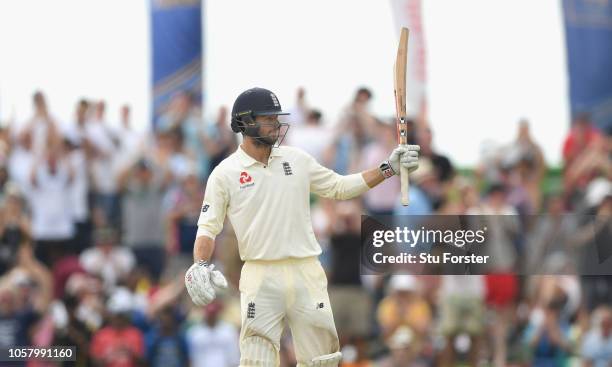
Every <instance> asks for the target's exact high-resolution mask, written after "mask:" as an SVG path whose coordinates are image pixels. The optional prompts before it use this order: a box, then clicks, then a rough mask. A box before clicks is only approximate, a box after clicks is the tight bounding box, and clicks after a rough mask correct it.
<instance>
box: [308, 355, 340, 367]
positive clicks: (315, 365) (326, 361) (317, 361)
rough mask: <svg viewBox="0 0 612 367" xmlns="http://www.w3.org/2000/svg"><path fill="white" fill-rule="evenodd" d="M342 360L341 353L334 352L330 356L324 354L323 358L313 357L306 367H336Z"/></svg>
mask: <svg viewBox="0 0 612 367" xmlns="http://www.w3.org/2000/svg"><path fill="white" fill-rule="evenodd" d="M341 359H342V353H340V352H336V353H332V354H326V355H324V356H319V357H315V358H313V359H312V361H311V362H310V363H308V364H307V365H306V366H307V367H338V363H340V360H341Z"/></svg>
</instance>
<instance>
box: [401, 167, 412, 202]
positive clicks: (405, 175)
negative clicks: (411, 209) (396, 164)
mask: <svg viewBox="0 0 612 367" xmlns="http://www.w3.org/2000/svg"><path fill="white" fill-rule="evenodd" d="M400 185H401V187H402V205H403V206H408V204H409V200H408V186H409V185H410V182H409V181H408V168H405V167H402V168H400Z"/></svg>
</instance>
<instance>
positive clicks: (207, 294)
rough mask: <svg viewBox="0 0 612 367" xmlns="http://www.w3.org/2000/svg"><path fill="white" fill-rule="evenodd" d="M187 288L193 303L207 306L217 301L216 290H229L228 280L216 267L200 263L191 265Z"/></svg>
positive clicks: (203, 262)
mask: <svg viewBox="0 0 612 367" xmlns="http://www.w3.org/2000/svg"><path fill="white" fill-rule="evenodd" d="M185 287H186V288H187V293H189V296H190V297H191V300H192V301H193V303H195V304H196V305H198V306H205V305H207V304H209V303H211V302H212V301H213V300H214V299H215V297H216V292H215V288H217V289H225V288H227V280H225V277H224V276H223V274H221V272H220V271H219V270H215V266H214V265H208V263H207V262H205V261H200V262H197V263H195V264H193V265H191V267H190V268H189V269H188V270H187V272H186V273H185Z"/></svg>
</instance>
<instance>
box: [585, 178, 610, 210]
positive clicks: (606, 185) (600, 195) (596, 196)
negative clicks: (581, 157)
mask: <svg viewBox="0 0 612 367" xmlns="http://www.w3.org/2000/svg"><path fill="white" fill-rule="evenodd" d="M607 196H612V184H611V183H610V181H609V180H607V179H605V178H603V177H599V178H596V179H594V180H593V181H591V183H590V184H589V186H588V187H587V189H586V196H585V200H586V203H587V205H588V206H589V207H590V208H592V207H596V206H598V205H599V204H601V203H602V201H603V200H604V199H605V198H606V197H607Z"/></svg>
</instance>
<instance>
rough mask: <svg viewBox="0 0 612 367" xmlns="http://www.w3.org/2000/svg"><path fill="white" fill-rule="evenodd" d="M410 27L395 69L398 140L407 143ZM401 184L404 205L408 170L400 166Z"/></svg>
mask: <svg viewBox="0 0 612 367" xmlns="http://www.w3.org/2000/svg"><path fill="white" fill-rule="evenodd" d="M408 36H409V31H408V28H406V27H402V29H401V32H400V39H399V45H398V47H397V57H396V59H395V67H394V70H393V82H394V87H395V111H396V116H397V138H398V139H397V140H398V143H399V144H407V143H408V141H407V138H408V127H407V126H406V125H407V124H406V68H407V64H408ZM400 185H401V191H402V205H404V206H406V205H408V204H409V200H408V188H409V185H410V182H409V180H408V170H407V169H406V168H403V167H402V168H400Z"/></svg>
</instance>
